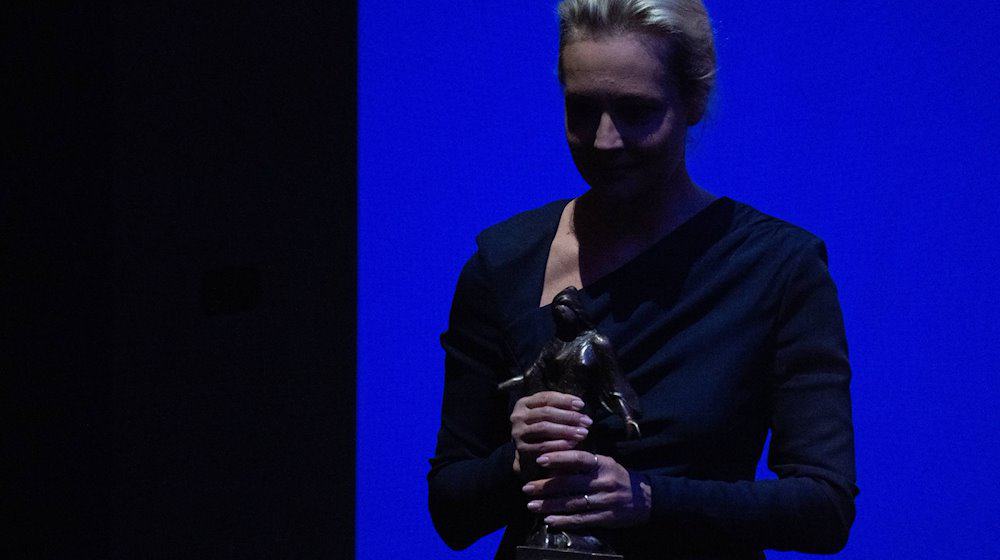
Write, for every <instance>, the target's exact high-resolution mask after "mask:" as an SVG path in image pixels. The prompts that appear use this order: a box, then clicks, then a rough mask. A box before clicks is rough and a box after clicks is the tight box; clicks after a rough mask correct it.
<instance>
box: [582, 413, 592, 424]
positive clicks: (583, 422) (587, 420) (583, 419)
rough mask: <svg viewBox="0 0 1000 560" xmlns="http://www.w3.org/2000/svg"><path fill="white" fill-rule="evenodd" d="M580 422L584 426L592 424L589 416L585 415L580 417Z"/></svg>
mask: <svg viewBox="0 0 1000 560" xmlns="http://www.w3.org/2000/svg"><path fill="white" fill-rule="evenodd" d="M580 423H581V424H583V425H584V426H589V425H591V424H593V423H594V421H593V420H591V419H590V416H586V415H585V416H584V417H583V418H580Z"/></svg>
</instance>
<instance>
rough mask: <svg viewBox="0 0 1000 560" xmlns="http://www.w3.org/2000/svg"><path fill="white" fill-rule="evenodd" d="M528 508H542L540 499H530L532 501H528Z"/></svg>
mask: <svg viewBox="0 0 1000 560" xmlns="http://www.w3.org/2000/svg"><path fill="white" fill-rule="evenodd" d="M528 509H530V510H532V511H534V510H536V509H542V501H541V500H532V501H530V502H528Z"/></svg>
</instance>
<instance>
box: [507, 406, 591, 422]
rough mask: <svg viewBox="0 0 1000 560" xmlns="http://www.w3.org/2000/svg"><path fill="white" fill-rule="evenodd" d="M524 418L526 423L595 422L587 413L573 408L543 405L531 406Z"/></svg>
mask: <svg viewBox="0 0 1000 560" xmlns="http://www.w3.org/2000/svg"><path fill="white" fill-rule="evenodd" d="M522 419H523V421H524V423H525V424H537V423H538V422H555V423H557V424H566V425H567V426H583V427H587V426H590V425H591V424H593V423H594V421H593V420H591V418H590V417H589V416H587V415H586V414H582V413H580V412H576V411H573V410H564V409H561V408H556V407H554V406H542V407H538V408H529V409H528V410H527V411H525V413H524V415H523V416H522Z"/></svg>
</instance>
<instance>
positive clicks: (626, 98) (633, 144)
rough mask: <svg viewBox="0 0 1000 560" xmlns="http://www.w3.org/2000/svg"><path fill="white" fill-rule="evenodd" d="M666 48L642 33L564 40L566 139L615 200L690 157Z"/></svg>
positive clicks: (593, 181) (636, 192)
mask: <svg viewBox="0 0 1000 560" xmlns="http://www.w3.org/2000/svg"><path fill="white" fill-rule="evenodd" d="M664 48H666V47H665V46H663V45H662V43H661V42H659V40H658V39H657V38H655V37H652V36H649V35H646V34H642V33H627V34H624V35H618V36H611V37H600V38H596V39H584V40H579V41H574V42H571V43H569V44H567V45H566V46H565V47H564V48H563V53H562V74H563V93H564V95H565V99H566V139H567V141H568V142H569V148H570V152H571V153H572V155H573V161H574V162H575V163H576V167H577V169H578V170H579V171H580V175H582V176H583V178H584V180H585V181H587V183H588V184H589V185H590V186H591V190H592V192H594V193H595V194H599V195H601V198H602V199H606V200H607V201H608V202H629V201H635V200H638V199H640V198H641V196H642V195H643V194H644V193H646V192H648V191H649V189H650V188H657V187H660V188H662V187H663V186H664V185H666V184H668V183H669V180H670V178H671V177H672V176H673V175H674V173H675V172H676V171H677V170H678V169H679V166H681V165H683V162H684V138H685V134H686V128H687V115H686V112H685V108H684V105H683V103H682V101H681V96H680V92H679V90H678V88H677V85H676V81H675V79H674V76H673V74H672V73H671V72H670V71H669V69H668V68H665V67H664V65H663V63H662V62H661V60H662V58H663V56H662V54H663V50H662V49H664Z"/></svg>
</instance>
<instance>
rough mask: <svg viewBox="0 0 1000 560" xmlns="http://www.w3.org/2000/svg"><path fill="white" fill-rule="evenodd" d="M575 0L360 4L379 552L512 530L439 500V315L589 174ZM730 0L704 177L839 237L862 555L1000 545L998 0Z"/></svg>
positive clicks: (368, 456) (362, 173) (363, 351)
mask: <svg viewBox="0 0 1000 560" xmlns="http://www.w3.org/2000/svg"><path fill="white" fill-rule="evenodd" d="M554 5H555V2H554V0H546V1H539V0H511V1H507V2H468V3H465V2H462V3H441V2H431V1H428V0H420V1H412V2H405V3H403V2H399V3H392V4H386V3H383V2H373V1H371V0H363V1H361V2H360V5H359V9H360V19H359V115H358V116H359V275H360V277H359V285H358V287H359V323H358V334H359V340H358V344H359V347H358V350H359V369H358V426H359V427H358V440H357V441H358V447H357V452H358V472H357V476H358V491H357V516H358V517H357V551H358V558H359V559H368V558H384V557H395V556H398V554H399V552H400V550H405V551H406V552H405V555H406V556H410V557H421V558H466V559H473V558H492V553H493V550H494V549H495V546H496V543H497V542H498V539H497V536H496V535H494V536H492V537H490V538H485V539H482V540H481V541H480V542H479V543H477V544H476V545H474V546H473V547H472V548H471V549H469V550H467V551H464V552H461V553H455V552H451V551H449V550H448V549H447V548H446V547H445V546H444V544H443V543H441V542H440V540H439V539H438V538H437V536H436V535H435V533H434V530H433V528H432V526H431V522H430V519H429V517H428V515H427V509H426V505H427V504H426V484H425V482H424V476H425V474H426V471H427V468H428V464H427V458H428V457H429V456H430V455H431V453H432V452H433V448H434V441H435V435H436V431H437V426H438V420H439V410H438V409H439V406H440V395H441V388H442V387H441V386H442V360H443V353H442V351H441V349H440V347H439V345H438V340H437V337H438V335H439V334H440V333H441V332H442V331H443V330H444V329H445V326H446V320H447V313H448V308H449V304H450V301H451V295H452V290H453V288H454V285H455V280H456V278H457V276H458V272H459V270H460V268H461V266H462V264H463V262H464V261H465V259H467V258H468V256H469V255H471V254H472V251H473V249H474V244H473V237H474V235H475V234H476V233H477V232H478V231H480V230H482V229H483V228H485V227H487V226H488V225H490V224H492V223H495V222H497V221H500V220H502V219H504V218H506V217H508V216H510V215H512V214H514V213H515V212H518V211H521V210H525V209H529V208H533V207H535V206H538V205H540V204H542V203H544V202H547V201H549V200H552V199H555V198H559V197H569V196H575V195H577V194H579V193H580V192H582V190H583V189H584V185H583V184H582V182H581V180H580V178H579V177H578V176H577V173H576V171H575V169H574V167H573V165H572V162H571V160H570V158H569V154H568V151H567V149H566V147H565V145H564V139H563V131H562V116H561V112H562V106H561V97H560V91H559V87H558V85H557V82H556V79H555V59H556V47H557V40H556V32H557V26H556V20H555V16H554ZM707 5H708V8H709V11H710V13H711V15H712V18H713V21H714V25H715V28H716V34H717V46H718V59H719V67H720V69H719V87H718V90H717V93H716V97H715V100H714V104H713V106H712V108H711V115H710V117H709V118H708V120H707V122H705V123H704V124H703V125H701V126H699V127H698V128H697V129H695V130H694V131H693V135H694V138H693V141H692V145H691V147H690V149H689V163H690V168H691V172H692V176H693V177H694V178H695V180H696V181H697V182H699V183H700V184H701V185H702V186H704V187H706V188H707V189H709V190H710V191H712V192H714V193H716V194H720V195H727V196H730V197H732V198H735V199H738V200H741V201H743V202H746V203H749V204H751V205H753V206H755V207H757V208H758V209H760V210H762V211H764V212H767V213H769V214H772V215H776V216H778V217H781V218H784V219H786V220H789V221H791V222H793V223H796V224H799V225H801V226H803V227H805V228H807V229H809V230H811V231H813V232H814V233H816V234H817V235H819V236H820V237H822V238H823V239H825V240H826V242H827V245H828V248H829V251H830V267H831V270H832V274H833V276H834V278H835V280H836V281H837V283H838V286H839V289H840V295H841V301H842V305H843V309H844V315H845V321H846V328H847V334H848V339H849V342H850V352H851V359H852V365H853V369H854V382H853V394H854V419H855V429H856V439H857V463H858V485H859V487H860V488H861V494H860V495H859V496H858V498H857V506H858V518H857V521H856V523H855V525H854V529H853V532H852V534H851V540H850V543H849V544H848V546H847V548H846V549H845V550H844V551H843V552H841V553H840V554H839V556H838V557H840V558H858V559H860V558H865V559H868V558H888V557H895V558H913V559H916V558H935V559H936V558H963V559H971V558H984V559H985V558H1000V530H998V529H1000V491H998V490H997V488H998V486H1000V485H998V483H997V482H996V473H997V472H998V470H1000V461H998V453H997V446H998V444H1000V437H998V435H997V432H998V431H997V425H998V424H1000V422H998V420H1000V418H998V414H997V412H996V408H997V404H998V402H1000V399H998V396H1000V392H998V390H997V385H996V382H997V380H996V379H995V370H996V365H997V364H998V363H1000V350H998V348H997V341H998V340H1000V328H998V324H1000V297H998V296H997V294H996V292H995V288H996V287H997V286H998V282H997V280H996V271H997V268H998V262H1000V249H998V240H1000V236H998V233H1000V231H998V230H1000V227H998V222H997V213H998V211H1000V193H998V188H997V187H998V184H1000V181H998V179H1000V171H998V169H1000V167H998V166H1000V158H998V156H997V155H996V154H997V151H998V149H1000V142H998V141H997V135H998V131H1000V110H998V109H997V107H996V105H997V100H998V97H1000V77H998V76H1000V73H998V71H997V61H998V59H1000V56H998V55H1000V48H998V46H997V42H998V39H997V38H996V37H995V31H996V29H997V28H998V26H997V23H998V19H1000V18H998V17H997V11H998V10H1000V8H998V7H997V5H996V4H995V3H994V2H991V1H987V0H975V1H968V2H963V3H957V4H955V3H942V2H936V1H930V0H921V1H910V2H865V3H848V2H832V1H822V2H808V3H806V2H802V3H791V2H776V1H771V2H721V1H709V2H707ZM390 350H391V351H390ZM760 476H769V473H767V472H766V469H762V470H761V473H760ZM386 531H388V532H386ZM401 543H405V545H401ZM768 556H769V557H771V558H798V557H800V556H804V555H798V554H795V553H769V554H768Z"/></svg>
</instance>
